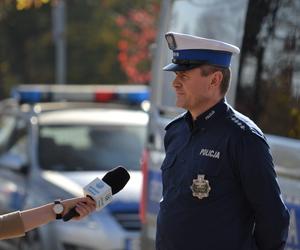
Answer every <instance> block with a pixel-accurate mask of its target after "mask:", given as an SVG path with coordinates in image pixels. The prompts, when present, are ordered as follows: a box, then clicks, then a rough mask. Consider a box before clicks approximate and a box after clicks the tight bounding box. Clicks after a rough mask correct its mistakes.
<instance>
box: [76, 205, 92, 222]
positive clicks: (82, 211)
mask: <svg viewBox="0 0 300 250" xmlns="http://www.w3.org/2000/svg"><path fill="white" fill-rule="evenodd" d="M95 209H96V205H95V202H92V203H91V202H78V203H77V205H76V211H77V212H78V213H79V216H77V217H75V218H74V220H81V219H82V218H84V217H86V216H87V215H89V214H90V213H92V212H94V211H95Z"/></svg>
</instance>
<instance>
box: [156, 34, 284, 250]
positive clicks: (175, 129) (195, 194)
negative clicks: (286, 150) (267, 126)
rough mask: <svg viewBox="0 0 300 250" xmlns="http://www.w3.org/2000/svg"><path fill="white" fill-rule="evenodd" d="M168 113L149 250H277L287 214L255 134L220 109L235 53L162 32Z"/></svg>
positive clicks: (230, 47)
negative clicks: (172, 102)
mask: <svg viewBox="0 0 300 250" xmlns="http://www.w3.org/2000/svg"><path fill="white" fill-rule="evenodd" d="M166 40H167V42H168V46H169V48H170V49H171V50H173V60H172V63H171V64H169V65H167V66H166V67H164V70H166V71H173V72H175V74H176V78H175V80H174V81H173V88H174V90H175V93H176V105H177V106H178V107H181V108H184V109H186V110H187V112H185V113H184V114H182V115H180V116H179V117H177V118H176V119H174V120H173V121H172V122H171V123H169V124H168V125H167V127H166V135H165V138H164V144H165V151H166V157H165V159H164V162H163V164H162V166H161V170H162V182H163V199H162V201H161V203H160V211H159V214H158V218H157V235H156V249H157V250H186V249H187V250H254V249H255V250H257V249H259V250H280V249H282V250H283V249H284V246H285V242H286V239H287V234H288V226H289V213H288V210H287V208H286V206H285V205H284V203H283V201H282V197H281V194H280V189H279V186H278V183H277V180H276V173H275V171H274V166H273V161H272V156H271V154H270V150H269V146H268V144H267V141H266V138H265V136H264V134H263V133H262V132H261V130H260V129H259V128H258V127H257V126H256V125H255V124H254V123H253V122H252V121H251V120H250V119H249V118H248V117H246V116H244V115H242V114H240V113H239V112H237V111H235V110H234V109H233V108H232V107H230V106H229V105H228V104H227V103H226V101H225V98H224V96H225V94H226V92H227V89H228V86H229V82H230V77H231V72H230V60H231V56H232V55H233V54H238V53H239V48H237V47H236V46H233V45H231V44H228V43H224V42H221V41H217V40H212V39H205V38H201V37H196V36H191V35H187V34H179V33H173V32H169V33H167V34H166Z"/></svg>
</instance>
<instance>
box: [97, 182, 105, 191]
mask: <svg viewBox="0 0 300 250" xmlns="http://www.w3.org/2000/svg"><path fill="white" fill-rule="evenodd" d="M103 187H104V184H103V182H98V183H97V184H96V188H98V189H101V188H103Z"/></svg>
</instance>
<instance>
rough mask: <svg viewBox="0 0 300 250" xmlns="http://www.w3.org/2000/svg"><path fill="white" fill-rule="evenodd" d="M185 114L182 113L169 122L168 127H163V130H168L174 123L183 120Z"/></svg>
mask: <svg viewBox="0 0 300 250" xmlns="http://www.w3.org/2000/svg"><path fill="white" fill-rule="evenodd" d="M186 113H187V112H184V113H182V114H180V115H178V116H176V117H175V118H174V119H173V120H172V121H170V122H169V123H168V125H167V126H166V127H165V130H168V129H169V127H171V126H172V125H173V124H175V123H176V122H178V121H180V120H182V119H184V116H185V114H186Z"/></svg>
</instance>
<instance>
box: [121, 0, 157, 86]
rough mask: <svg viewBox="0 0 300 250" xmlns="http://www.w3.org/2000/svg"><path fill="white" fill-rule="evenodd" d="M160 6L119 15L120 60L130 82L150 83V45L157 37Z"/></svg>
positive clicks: (153, 5) (151, 6)
mask: <svg viewBox="0 0 300 250" xmlns="http://www.w3.org/2000/svg"><path fill="white" fill-rule="evenodd" d="M158 12H159V7H158V5H155V4H152V5H150V6H149V7H148V8H147V9H133V10H131V11H130V12H129V13H128V14H127V15H126V16H124V15H119V16H118V17H117V18H116V24H117V25H118V27H120V29H121V39H120V41H119V43H118V49H119V55H118V60H119V62H120V64H121V68H122V70H123V71H124V72H125V74H126V75H127V77H128V80H129V82H132V83H140V84H147V83H149V81H150V53H149V48H150V45H151V44H152V43H153V42H154V41H155V36H156V20H157V15H156V13H158Z"/></svg>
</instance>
